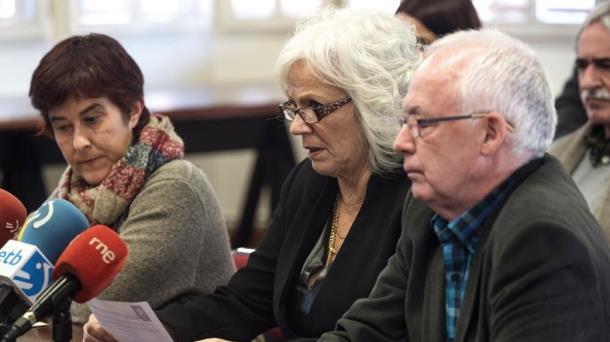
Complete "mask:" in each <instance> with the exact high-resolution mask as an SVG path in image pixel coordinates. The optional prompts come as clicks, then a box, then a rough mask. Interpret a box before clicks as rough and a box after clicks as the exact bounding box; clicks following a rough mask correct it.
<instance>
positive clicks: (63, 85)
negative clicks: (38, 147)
mask: <svg viewBox="0 0 610 342" xmlns="http://www.w3.org/2000/svg"><path fill="white" fill-rule="evenodd" d="M29 95H30V100H31V102H32V106H34V108H36V109H38V110H39V111H40V114H41V115H42V116H43V118H44V127H43V128H42V133H45V134H47V135H49V136H53V131H52V129H51V125H50V118H49V111H50V110H51V109H53V108H55V107H57V106H59V105H61V104H63V103H64V102H65V101H67V100H68V99H70V98H77V99H85V98H96V97H106V98H108V99H109V100H110V101H111V102H112V103H113V104H115V105H116V106H117V107H119V109H120V110H121V113H122V114H123V118H124V119H126V120H127V119H128V118H129V113H130V112H131V108H132V106H133V104H134V103H135V102H136V101H138V100H143V99H144V76H143V75H142V71H141V70H140V67H138V64H136V62H135V61H134V60H133V58H131V56H130V55H129V54H128V53H127V51H125V49H124V48H123V46H121V44H119V42H117V41H116V40H115V39H113V38H111V37H109V36H106V35H103V34H97V33H92V34H87V35H83V36H73V37H70V38H67V39H64V40H62V41H61V42H59V43H57V45H55V46H54V47H53V48H52V49H51V51H49V52H48V53H47V54H46V55H44V57H42V59H41V60H40V63H39V64H38V66H37V67H36V70H34V73H33V74H32V80H31V82H30V92H29ZM149 119H150V114H149V112H148V109H147V108H146V107H144V109H143V111H142V113H141V115H140V119H139V121H138V124H137V125H136V127H135V128H134V133H136V134H134V136H137V135H138V134H137V133H139V131H140V130H141V129H142V127H143V126H144V125H146V123H148V121H149Z"/></svg>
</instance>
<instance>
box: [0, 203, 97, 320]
mask: <svg viewBox="0 0 610 342" xmlns="http://www.w3.org/2000/svg"><path fill="white" fill-rule="evenodd" d="M88 227H89V222H88V221H87V218H86V217H85V215H84V214H83V213H82V212H81V211H80V210H79V209H78V208H76V207H75V206H74V205H73V204H72V203H70V202H68V201H66V200H63V199H53V200H49V201H47V202H45V203H44V204H43V205H42V206H41V207H40V208H39V209H38V210H36V211H35V212H33V213H32V214H31V215H30V216H29V217H28V218H27V219H26V221H25V223H24V226H23V228H22V229H21V232H20V233H19V236H18V239H17V240H9V241H8V242H7V243H6V244H5V245H4V246H3V247H2V249H0V286H1V287H3V288H5V287H10V288H12V289H13V291H14V295H12V296H9V298H6V299H5V300H4V301H2V303H0V318H2V320H3V321H11V319H13V320H14V319H15V318H17V317H19V316H21V314H23V312H25V309H27V307H28V306H29V305H31V303H33V302H34V301H35V300H36V298H37V297H38V295H39V294H41V293H42V292H43V290H44V289H46V288H47V286H49V283H50V282H51V273H52V272H53V265H54V264H55V262H56V261H57V259H58V258H59V255H60V254H61V253H62V252H63V250H64V249H65V248H66V246H67V245H68V244H69V243H70V241H72V239H73V238H74V237H75V236H76V235H78V234H79V233H81V232H83V231H84V230H85V229H87V228H88ZM1 328H2V327H0V331H1V330H2V329H1Z"/></svg>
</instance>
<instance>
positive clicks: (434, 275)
mask: <svg viewBox="0 0 610 342" xmlns="http://www.w3.org/2000/svg"><path fill="white" fill-rule="evenodd" d="M517 172H518V173H517V175H516V176H517V179H516V183H517V185H516V187H515V188H514V189H513V190H512V193H511V194H509V195H508V197H507V198H506V199H505V203H504V204H503V205H501V206H500V207H499V208H497V209H496V212H495V213H493V214H492V215H491V216H490V217H488V218H487V220H486V221H485V222H484V223H483V224H482V225H481V226H480V227H479V230H478V232H479V237H480V241H479V242H478V244H477V247H476V253H475V255H474V257H473V259H472V265H471V267H470V275H469V277H468V281H467V285H466V289H465V294H464V303H463V305H462V308H461V310H460V317H459V320H458V322H457V331H456V333H457V336H456V339H455V341H456V342H488V341H494V342H509V341H515V342H516V341H519V342H543V341H544V342H546V341H554V342H560V341H561V342H574V341H578V342H601V341H610V335H609V332H610V272H609V270H610V246H609V244H608V240H606V238H605V236H604V234H603V233H602V230H601V229H600V227H599V225H598V224H597V222H596V221H595V219H594V218H593V216H592V215H591V213H590V212H589V209H588V207H587V204H586V202H585V199H584V198H583V197H582V195H581V194H580V192H579V191H578V189H577V188H576V185H575V184H574V182H573V181H572V179H571V178H570V176H569V175H568V174H567V173H566V172H565V171H564V170H563V168H562V167H561V165H560V164H559V162H558V161H557V160H556V159H554V158H553V157H549V156H547V157H545V158H542V159H539V160H535V161H532V162H530V163H529V164H528V165H526V166H524V167H523V168H521V169H520V170H519V171H517ZM407 205H408V207H407V209H406V210H405V212H404V214H403V215H404V221H403V222H404V224H405V227H407V228H406V229H405V230H404V231H403V235H402V237H401V239H400V241H399V242H398V246H397V251H396V255H394V256H393V257H391V258H390V260H389V261H388V267H386V269H384V270H383V271H382V272H381V274H380V276H379V279H378V282H377V284H376V285H375V287H374V289H373V291H372V292H371V296H370V297H369V298H367V299H364V300H361V301H358V302H356V304H354V306H352V307H351V309H350V310H349V311H348V312H347V313H346V314H345V316H344V317H343V318H342V319H340V320H339V322H338V327H339V329H338V331H335V332H333V333H328V334H325V335H324V336H323V337H322V339H321V340H322V341H347V340H350V341H366V342H374V341H410V342H445V341H446V340H447V339H446V336H445V293H444V288H445V285H444V283H445V280H444V268H443V267H444V266H443V260H442V259H443V257H442V247H441V246H440V243H439V240H438V238H437V236H436V235H435V234H434V231H433V229H432V228H431V227H430V219H431V217H432V215H433V212H432V211H431V210H430V209H429V208H428V207H426V206H425V205H424V204H423V203H422V202H419V201H416V200H411V197H409V199H408V200H407Z"/></svg>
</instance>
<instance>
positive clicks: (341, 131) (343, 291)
mask: <svg viewBox="0 0 610 342" xmlns="http://www.w3.org/2000/svg"><path fill="white" fill-rule="evenodd" d="M419 59H420V52H419V50H418V48H417V42H416V38H415V33H414V32H413V30H412V29H411V28H410V27H409V25H407V24H406V23H405V22H403V21H402V20H400V19H398V18H396V17H395V16H393V15H390V14H383V13H379V12H371V11H357V10H325V11H323V12H322V13H321V14H319V15H318V16H316V17H314V18H311V19H309V20H307V21H305V22H304V23H301V24H300V25H299V26H298V28H297V30H296V34H295V35H294V36H293V37H292V38H291V39H290V41H289V42H288V43H287V44H286V45H285V46H284V48H283V50H282V51H281V53H280V56H279V59H278V62H277V63H278V67H279V74H280V79H281V84H282V86H283V88H284V90H285V93H286V95H287V97H288V100H287V101H286V102H284V103H282V104H281V105H280V106H279V107H280V110H281V112H282V113H283V115H284V117H285V118H286V119H287V120H288V121H289V122H290V132H291V133H292V134H293V135H296V136H300V137H301V142H302V145H303V148H305V149H307V151H308V158H307V159H306V160H304V161H302V162H301V163H300V164H298V165H297V166H296V168H295V169H294V170H293V171H292V173H291V174H290V176H289V177H288V178H287V180H286V181H285V183H284V187H283V190H282V195H281V199H280V202H279V205H278V207H277V209H276V210H275V212H274V213H273V218H272V221H271V223H270V225H269V227H268V229H267V232H266V234H265V236H264V237H263V239H262V241H261V242H260V244H259V246H258V247H257V249H256V251H255V252H254V253H252V255H251V256H250V259H249V262H248V264H247V266H245V267H244V268H242V269H240V270H239V271H237V273H236V274H235V276H233V278H232V279H231V281H230V282H229V284H228V286H222V287H219V288H218V289H217V290H216V292H215V293H214V294H213V295H207V296H196V297H187V296H185V297H183V298H179V299H177V300H176V301H174V302H173V303H171V304H169V305H167V306H166V307H165V308H163V309H161V310H157V314H158V316H159V318H160V319H161V321H162V322H163V323H164V324H165V325H166V326H167V327H168V330H169V331H170V333H171V334H172V336H173V337H174V338H175V340H176V341H193V340H196V339H201V338H207V337H220V338H224V339H229V340H238V341H246V340H249V339H252V338H253V337H254V336H256V335H258V334H260V333H262V332H264V331H265V330H267V329H269V328H272V327H274V326H279V327H280V329H281V331H282V333H283V334H284V335H285V336H287V337H289V338H293V337H298V336H301V337H318V336H320V335H321V334H322V333H324V332H326V331H330V330H332V329H333V328H334V326H335V323H336V322H337V320H338V319H339V318H340V317H341V315H342V314H343V313H344V312H345V311H346V310H347V309H348V308H349V307H350V306H351V304H352V303H353V302H354V301H355V300H356V299H358V298H362V297H366V296H367V295H368V294H369V292H370V291H371V288H372V286H373V284H374V282H375V279H376V278H377V275H378V274H379V272H380V271H381V269H383V267H384V266H385V265H386V263H387V260H388V258H389V257H390V256H391V255H392V254H393V252H394V249H395V246H396V242H397V240H398V237H399V235H400V230H401V226H400V217H401V213H402V206H403V201H404V198H405V196H406V194H407V192H408V190H409V187H410V182H409V181H408V179H406V177H405V174H404V172H403V171H402V169H401V163H402V157H401V156H400V155H399V154H397V153H396V152H394V151H393V150H392V141H393V139H394V137H395V136H396V134H397V133H398V131H399V129H400V123H399V121H400V120H399V119H400V117H401V109H400V101H401V98H402V97H403V96H404V94H405V92H406V89H407V83H408V80H409V77H410V75H411V72H412V71H413V70H414V68H415V67H416V65H417V64H418V63H419ZM105 340H112V338H111V337H110V336H109V335H108V333H107V332H105V331H104V330H103V328H102V327H101V326H100V325H99V323H98V322H97V321H96V320H95V318H94V317H93V316H92V318H91V319H90V321H89V322H88V323H87V326H86V329H85V341H105Z"/></svg>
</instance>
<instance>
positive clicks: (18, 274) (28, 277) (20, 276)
mask: <svg viewBox="0 0 610 342" xmlns="http://www.w3.org/2000/svg"><path fill="white" fill-rule="evenodd" d="M52 272H53V265H52V264H51V263H50V262H49V260H47V258H45V256H44V255H43V254H42V253H41V252H40V251H39V250H38V248H36V246H33V245H30V244H27V243H23V242H19V241H15V240H9V241H8V242H7V243H6V244H5V245H4V247H2V249H1V250H0V276H3V277H4V278H9V279H11V281H12V282H13V283H14V284H15V285H16V286H17V287H18V288H19V289H20V290H21V291H22V292H23V294H25V296H26V297H28V298H29V299H30V300H31V301H34V300H35V299H36V297H38V295H39V294H40V293H41V292H42V290H44V289H45V288H46V287H47V286H48V285H49V283H50V282H51V273H52Z"/></svg>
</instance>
